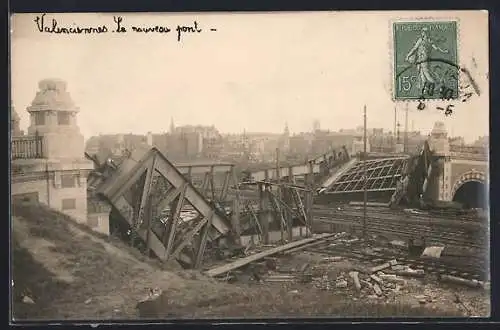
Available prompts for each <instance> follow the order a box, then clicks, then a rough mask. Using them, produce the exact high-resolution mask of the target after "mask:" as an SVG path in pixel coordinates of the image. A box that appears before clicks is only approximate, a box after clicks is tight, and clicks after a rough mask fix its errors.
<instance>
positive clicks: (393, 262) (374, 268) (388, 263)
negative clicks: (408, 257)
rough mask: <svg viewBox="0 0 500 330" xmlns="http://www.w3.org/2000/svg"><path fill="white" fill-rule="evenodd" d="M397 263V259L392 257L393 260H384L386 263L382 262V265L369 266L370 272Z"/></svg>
mask: <svg viewBox="0 0 500 330" xmlns="http://www.w3.org/2000/svg"><path fill="white" fill-rule="evenodd" d="M397 264H398V261H397V260H395V259H394V260H391V261H389V262H386V263H384V264H382V265H378V266H375V267H372V268H370V273H376V272H378V271H380V270H383V269H386V268H389V267H391V266H395V265H397Z"/></svg>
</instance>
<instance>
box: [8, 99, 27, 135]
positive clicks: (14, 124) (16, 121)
mask: <svg viewBox="0 0 500 330" xmlns="http://www.w3.org/2000/svg"><path fill="white" fill-rule="evenodd" d="M20 123H21V118H20V117H19V115H18V114H17V112H16V110H15V109H14V107H13V106H11V107H10V135H11V136H20V135H23V134H24V132H23V131H22V130H21V128H20Z"/></svg>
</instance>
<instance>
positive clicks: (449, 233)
mask: <svg viewBox="0 0 500 330" xmlns="http://www.w3.org/2000/svg"><path fill="white" fill-rule="evenodd" d="M314 221H315V222H316V223H323V224H326V226H328V225H332V224H333V225H335V224H338V225H343V226H348V227H351V228H352V229H354V230H356V231H357V232H361V230H362V229H363V224H362V217H361V218H360V217H347V219H346V218H344V219H342V220H332V219H331V218H329V217H319V216H316V217H315V218H314ZM366 229H367V232H368V233H369V234H370V233H375V234H379V235H386V236H388V237H390V236H393V237H396V238H399V239H410V238H420V237H424V238H425V240H426V242H427V243H430V244H444V245H449V246H457V247H467V248H473V249H477V250H478V251H482V250H486V248H487V242H488V241H489V240H488V238H487V236H486V233H481V232H479V233H478V232H470V231H468V230H460V229H457V230H453V229H452V228H451V229H450V228H448V229H447V230H438V229H436V228H433V227H432V226H427V225H423V224H406V223H397V222H393V221H386V220H381V219H377V218H372V217H368V218H367V226H366Z"/></svg>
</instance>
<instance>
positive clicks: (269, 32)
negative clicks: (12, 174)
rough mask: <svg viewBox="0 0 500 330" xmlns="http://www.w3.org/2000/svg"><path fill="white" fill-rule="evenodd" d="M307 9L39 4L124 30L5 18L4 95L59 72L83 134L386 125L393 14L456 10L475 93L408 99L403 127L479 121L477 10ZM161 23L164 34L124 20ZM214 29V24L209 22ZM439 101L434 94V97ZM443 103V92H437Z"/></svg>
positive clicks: (482, 28)
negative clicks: (159, 9)
mask: <svg viewBox="0 0 500 330" xmlns="http://www.w3.org/2000/svg"><path fill="white" fill-rule="evenodd" d="M444 14H445V15H443V12H308V13H305V12H304V13H285V12H283V13H203V14H199V13H192V14H187V13H183V14H166V13H155V14H151V13H144V14H129V13H124V14H47V15H46V16H45V17H44V20H45V25H46V26H51V25H52V23H51V20H52V19H53V18H54V19H56V20H57V22H58V25H59V26H61V27H63V26H65V27H66V26H72V25H73V24H76V25H78V26H81V27H86V26H102V25H106V27H107V28H108V30H113V29H114V27H115V26H116V24H115V23H114V21H113V15H115V16H121V17H122V18H123V21H122V26H124V27H126V29H127V32H125V33H111V32H108V33H103V34H91V35H89V34H69V35H65V34H51V33H41V32H39V31H38V28H37V24H36V23H35V21H34V19H35V17H36V16H40V14H16V15H14V16H13V17H12V19H11V50H12V52H11V100H12V104H13V105H14V107H15V109H16V111H17V112H18V114H19V115H20V117H21V126H22V127H23V128H24V129H25V128H26V127H27V126H28V125H29V115H28V113H27V111H26V107H28V106H29V105H30V104H31V102H32V100H33V98H34V97H35V94H36V92H37V89H38V81H40V80H42V79H45V78H59V79H63V80H65V81H66V82H67V84H68V90H69V92H70V93H71V96H72V98H73V100H74V102H75V103H76V104H77V106H78V107H79V108H80V112H79V114H78V123H79V125H80V129H81V132H82V133H83V134H84V136H85V137H86V138H88V137H90V136H92V135H97V134H108V133H136V134H145V133H146V132H148V131H151V132H153V133H161V132H166V131H168V130H169V126H170V119H171V118H173V120H174V123H175V125H189V124H191V125H197V124H200V125H215V126H216V127H217V128H218V129H219V130H220V131H221V132H222V133H240V132H242V131H243V130H246V131H252V132H276V133H279V132H282V131H283V129H284V126H285V124H288V127H289V129H290V131H291V132H292V133H298V132H302V131H310V130H311V129H312V125H313V121H314V120H319V121H320V123H321V128H322V129H330V130H339V129H341V128H355V127H356V126H360V125H363V106H364V105H366V107H367V125H368V127H369V128H375V127H377V128H385V129H386V130H391V131H392V130H393V127H394V109H395V108H396V109H398V117H399V120H400V122H401V124H402V125H404V109H405V107H406V103H403V102H394V101H393V100H392V92H391V90H392V81H393V79H392V74H393V72H392V71H393V69H392V67H393V64H392V56H393V55H392V43H391V40H392V32H391V22H393V21H394V20H414V19H415V17H427V18H430V17H437V18H439V19H447V18H453V19H458V20H459V24H458V25H459V46H458V48H459V50H458V55H459V61H460V65H461V66H465V67H467V68H468V69H469V70H470V71H471V74H472V75H473V78H474V79H475V81H476V83H477V84H478V86H479V87H480V91H481V93H480V95H474V96H473V97H471V98H470V99H469V102H466V103H459V104H457V105H456V107H455V109H454V110H455V111H454V114H453V115H452V116H449V117H445V116H444V115H443V113H442V112H439V111H437V110H435V109H434V108H435V106H432V105H433V104H432V102H430V104H429V105H428V107H427V109H425V110H424V111H417V110H416V104H415V103H410V104H409V126H410V127H409V128H411V126H413V127H414V128H415V129H416V130H421V131H422V132H423V133H428V132H429V131H430V129H432V126H433V124H434V122H435V121H443V122H444V123H445V125H446V127H447V128H448V130H449V132H450V133H452V134H453V135H456V136H464V137H465V139H466V140H467V141H471V142H472V141H473V140H475V139H476V138H477V137H478V136H482V135H487V134H488V131H489V95H488V89H489V87H488V86H489V82H488V78H487V74H488V26H487V24H488V23H487V13H486V12H485V11H475V12H471V11H469V12H466V11H462V12H444ZM194 21H196V22H197V24H198V27H199V28H201V29H202V32H200V33H191V34H188V33H185V34H183V36H182V39H181V41H180V42H179V41H177V33H176V31H175V28H176V27H177V25H181V26H182V25H192V24H193V22H194ZM154 25H159V26H168V27H169V28H171V29H172V31H171V32H169V33H167V34H165V33H163V34H160V33H156V34H152V33H148V34H145V33H139V32H133V31H132V29H131V27H132V26H154ZM210 29H216V31H210ZM440 104H441V105H443V103H442V102H441V103H440ZM444 105H446V104H444Z"/></svg>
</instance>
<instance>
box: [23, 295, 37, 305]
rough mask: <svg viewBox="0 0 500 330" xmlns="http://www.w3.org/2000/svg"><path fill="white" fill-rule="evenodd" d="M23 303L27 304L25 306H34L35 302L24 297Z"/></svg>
mask: <svg viewBox="0 0 500 330" xmlns="http://www.w3.org/2000/svg"><path fill="white" fill-rule="evenodd" d="M23 303H25V304H34V303H35V301H34V300H33V299H32V298H31V297H28V296H24V297H23Z"/></svg>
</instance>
